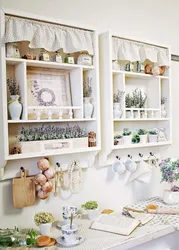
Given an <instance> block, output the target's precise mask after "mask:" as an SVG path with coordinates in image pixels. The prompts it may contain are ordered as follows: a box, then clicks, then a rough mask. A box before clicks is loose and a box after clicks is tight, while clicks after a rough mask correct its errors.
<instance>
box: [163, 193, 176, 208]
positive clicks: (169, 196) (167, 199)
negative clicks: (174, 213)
mask: <svg viewBox="0 0 179 250" xmlns="http://www.w3.org/2000/svg"><path fill="white" fill-rule="evenodd" d="M163 202H164V203H166V204H168V205H173V204H179V192H172V191H169V190H164V192H163Z"/></svg>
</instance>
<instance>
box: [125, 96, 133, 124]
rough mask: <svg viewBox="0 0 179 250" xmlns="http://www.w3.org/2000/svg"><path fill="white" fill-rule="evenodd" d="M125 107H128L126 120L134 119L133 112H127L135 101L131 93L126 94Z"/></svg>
mask: <svg viewBox="0 0 179 250" xmlns="http://www.w3.org/2000/svg"><path fill="white" fill-rule="evenodd" d="M125 105H126V118H128V119H130V118H132V112H131V110H127V108H129V109H131V108H132V105H133V99H132V96H131V94H130V93H127V94H126V97H125Z"/></svg>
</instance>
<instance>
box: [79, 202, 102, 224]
mask: <svg viewBox="0 0 179 250" xmlns="http://www.w3.org/2000/svg"><path fill="white" fill-rule="evenodd" d="M81 207H82V208H83V209H85V210H86V211H87V213H88V218H89V219H90V220H95V219H96V218H97V217H98V215H99V207H98V203H97V202H96V201H87V202H86V203H84V204H82V205H81Z"/></svg>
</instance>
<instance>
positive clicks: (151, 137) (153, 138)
mask: <svg viewBox="0 0 179 250" xmlns="http://www.w3.org/2000/svg"><path fill="white" fill-rule="evenodd" d="M157 141H158V135H151V134H149V142H150V143H155V142H157Z"/></svg>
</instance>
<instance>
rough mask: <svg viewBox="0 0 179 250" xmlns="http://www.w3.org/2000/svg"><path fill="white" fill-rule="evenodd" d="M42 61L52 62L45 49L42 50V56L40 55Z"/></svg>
mask: <svg viewBox="0 0 179 250" xmlns="http://www.w3.org/2000/svg"><path fill="white" fill-rule="evenodd" d="M39 60H40V61H50V55H49V53H48V52H47V51H46V50H45V49H41V51H40V55H39Z"/></svg>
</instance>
